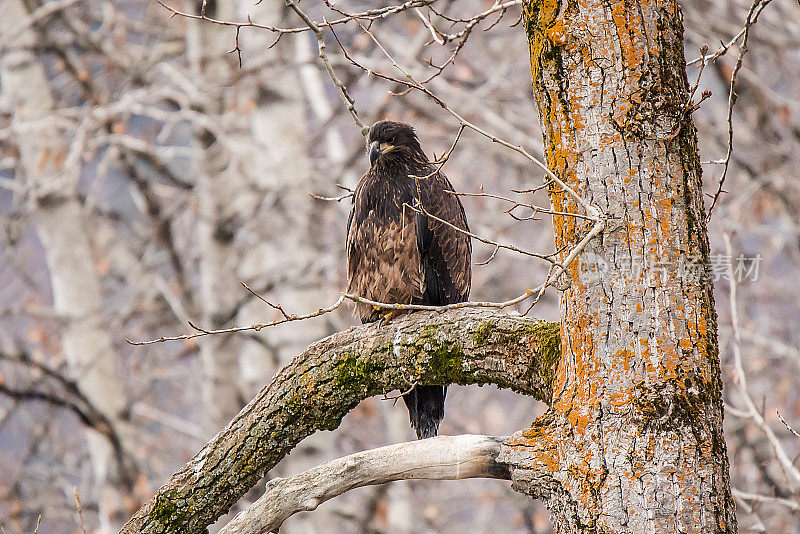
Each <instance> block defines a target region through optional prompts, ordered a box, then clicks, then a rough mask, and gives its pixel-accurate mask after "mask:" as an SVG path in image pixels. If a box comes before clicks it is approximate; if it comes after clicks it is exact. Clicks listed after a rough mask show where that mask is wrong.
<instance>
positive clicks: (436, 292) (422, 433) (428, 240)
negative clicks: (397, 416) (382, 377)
mask: <svg viewBox="0 0 800 534" xmlns="http://www.w3.org/2000/svg"><path fill="white" fill-rule="evenodd" d="M369 158H370V169H369V171H367V173H366V174H365V175H364V176H363V177H362V178H361V180H360V181H359V183H358V186H357V187H356V190H355V194H354V196H353V207H352V210H351V211H350V218H349V219H348V221H347V278H348V291H349V292H350V293H353V294H356V295H358V296H360V297H364V298H367V299H369V300H373V301H377V302H383V303H391V304H428V305H433V306H441V305H444V304H451V303H455V302H463V301H465V300H467V298H468V297H469V289H470V281H471V275H472V268H471V261H470V257H471V254H472V247H471V245H470V240H469V236H468V235H466V234H464V233H463V232H459V231H457V230H456V229H454V228H452V227H450V226H448V225H447V224H444V223H442V222H440V221H437V220H435V219H433V218H431V217H428V216H427V215H425V214H423V213H420V211H421V210H419V206H420V205H421V206H422V207H423V208H424V210H425V211H426V212H427V213H429V214H431V215H433V216H435V217H438V218H439V219H442V220H444V221H447V222H449V223H450V224H452V225H454V226H456V227H458V228H461V229H463V230H468V229H469V228H468V226H467V218H466V215H465V214H464V207H463V206H462V205H461V201H460V200H459V198H458V196H456V195H454V194H453V193H450V192H449V191H453V186H452V185H451V184H450V181H449V180H448V179H447V177H446V176H445V175H444V174H442V173H441V172H436V168H435V167H434V166H433V165H431V164H430V162H429V161H428V158H427V156H426V155H425V153H424V152H423V151H422V147H421V146H420V144H419V139H418V138H417V136H416V134H415V133H414V129H413V128H412V127H411V126H409V125H407V124H403V123H400V122H391V121H381V122H377V123H375V124H374V125H373V126H372V128H370V132H369ZM413 208H417V209H416V210H415V209H413ZM388 311H389V310H386V309H383V310H381V309H375V308H373V307H372V306H370V305H367V304H362V303H357V304H356V314H357V315H358V316H359V317H360V318H361V322H363V323H368V322H372V321H376V320H378V319H380V318H381V317H387V316H388V317H387V318H389V317H391V314H390V313H388ZM446 391H447V388H446V387H442V386H425V385H423V386H416V387H415V388H414V389H413V390H412V391H410V392H409V393H407V394H406V395H404V397H403V399H404V400H405V402H406V405H407V406H408V411H409V415H410V418H411V425H412V426H413V427H414V429H415V430H416V432H417V436H418V437H419V438H427V437H431V436H435V435H436V433H437V431H438V429H439V422H440V421H441V420H442V418H443V417H444V397H445V393H446Z"/></svg>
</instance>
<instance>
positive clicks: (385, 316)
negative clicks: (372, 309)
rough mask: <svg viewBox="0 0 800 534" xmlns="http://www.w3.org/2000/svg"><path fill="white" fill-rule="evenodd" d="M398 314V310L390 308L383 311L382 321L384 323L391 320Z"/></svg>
mask: <svg viewBox="0 0 800 534" xmlns="http://www.w3.org/2000/svg"><path fill="white" fill-rule="evenodd" d="M398 315H400V310H391V311H390V312H389V313H384V314H383V322H384V323H388V322H389V321H391V320H392V319H394V318H395V317H397V316H398Z"/></svg>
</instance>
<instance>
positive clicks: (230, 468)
mask: <svg viewBox="0 0 800 534" xmlns="http://www.w3.org/2000/svg"><path fill="white" fill-rule="evenodd" d="M559 357H560V339H559V327H558V324H555V323H545V322H540V321H535V320H532V319H526V318H524V317H519V316H516V317H515V316H510V315H506V314H504V313H501V312H497V311H489V310H475V309H463V310H449V311H447V312H443V313H439V312H417V313H413V314H409V315H406V316H403V317H400V318H397V319H395V320H393V321H392V322H390V323H389V324H386V325H381V324H372V325H365V326H358V327H354V328H351V329H349V330H347V331H345V332H339V333H337V334H334V335H332V336H330V337H327V338H325V339H323V340H322V341H319V342H317V343H315V344H313V345H311V346H310V347H308V349H306V351H305V352H303V353H302V354H300V355H299V356H297V357H296V358H295V359H294V360H293V361H292V362H291V363H290V364H289V365H287V366H286V367H285V368H284V369H283V370H282V371H281V372H280V373H278V374H277V375H276V376H275V377H274V378H273V380H272V381H271V382H270V384H269V385H268V386H266V387H265V388H264V389H263V390H262V391H261V392H260V393H259V394H258V395H257V396H256V397H255V398H254V399H253V400H252V401H251V402H250V403H249V404H248V405H247V406H245V407H244V408H243V409H242V411H241V412H239V414H238V415H237V416H236V417H235V418H234V419H233V420H232V421H231V422H230V423H229V424H228V426H227V427H226V428H225V429H224V430H222V431H221V432H220V433H219V434H217V435H216V436H215V437H214V438H213V439H212V440H211V441H210V442H209V443H208V444H207V445H206V446H205V447H203V449H202V450H201V451H200V452H199V453H198V454H197V455H196V456H195V457H194V458H193V459H192V460H191V461H190V462H189V463H188V464H187V465H186V466H185V467H184V468H182V469H181V470H180V471H178V472H177V473H176V474H175V475H173V477H172V478H171V479H170V480H169V481H168V482H167V483H166V484H164V486H163V487H162V488H161V489H160V490H159V491H158V493H157V494H156V495H155V497H153V499H151V500H150V501H149V502H148V503H147V504H146V505H145V506H143V507H142V508H141V509H140V510H139V511H138V512H137V513H136V514H135V515H134V516H133V518H131V520H130V521H129V522H128V523H127V524H126V525H125V526H124V527H123V529H122V532H124V533H133V532H176V533H177V532H180V533H194V532H204V531H205V527H206V526H208V525H209V524H211V523H213V522H214V521H215V520H216V519H217V518H218V517H219V516H221V515H222V514H224V513H225V512H227V510H228V509H229V508H230V507H231V505H233V504H234V503H235V502H236V501H237V500H238V499H239V498H240V497H241V496H242V495H243V494H244V493H245V492H247V491H248V490H249V489H250V488H251V487H253V486H254V485H255V484H256V483H257V482H258V480H259V479H260V478H261V477H262V476H263V474H264V473H265V472H266V471H267V470H269V469H271V468H272V467H273V466H274V465H275V464H277V463H278V462H279V461H280V460H281V459H282V458H283V457H284V456H286V454H288V452H289V451H290V450H291V449H292V448H293V447H294V446H295V445H296V444H297V443H298V442H299V441H300V440H302V439H303V438H305V437H306V436H308V435H310V434H312V433H313V432H315V431H317V430H333V429H335V428H336V427H337V426H338V425H339V422H340V421H341V419H342V417H344V415H345V414H346V413H347V412H348V411H349V410H351V409H352V408H353V407H355V406H356V404H358V403H359V402H360V401H361V400H363V399H365V398H366V397H369V396H372V395H376V394H379V393H386V392H389V391H391V390H394V389H400V390H405V389H407V388H408V387H409V386H410V385H412V384H414V383H417V382H419V383H426V384H488V383H491V384H496V385H498V386H500V387H505V388H512V389H514V390H515V391H519V392H521V393H524V394H527V395H531V396H533V397H535V398H537V399H539V400H542V401H544V402H549V400H550V398H551V396H552V380H553V375H554V373H555V367H556V365H557V363H558V360H559Z"/></svg>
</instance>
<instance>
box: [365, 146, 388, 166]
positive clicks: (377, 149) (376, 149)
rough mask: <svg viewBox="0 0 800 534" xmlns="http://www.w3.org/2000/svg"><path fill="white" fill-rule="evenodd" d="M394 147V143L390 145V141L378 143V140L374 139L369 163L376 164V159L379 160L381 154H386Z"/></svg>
mask: <svg viewBox="0 0 800 534" xmlns="http://www.w3.org/2000/svg"><path fill="white" fill-rule="evenodd" d="M393 148H394V145H390V144H389V143H378V142H377V141H373V142H372V143H370V145H369V164H370V165H374V164H375V160H377V159H378V157H379V156H380V155H381V154H386V153H387V152H389V151H390V150H391V149H393Z"/></svg>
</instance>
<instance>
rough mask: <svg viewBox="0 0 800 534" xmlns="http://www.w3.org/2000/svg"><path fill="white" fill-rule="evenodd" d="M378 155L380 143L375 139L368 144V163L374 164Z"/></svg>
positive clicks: (379, 153)
mask: <svg viewBox="0 0 800 534" xmlns="http://www.w3.org/2000/svg"><path fill="white" fill-rule="evenodd" d="M380 155H381V148H380V144H379V143H378V142H377V141H373V142H372V143H370V145H369V164H370V165H374V164H375V160H376V159H378V156H380Z"/></svg>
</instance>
